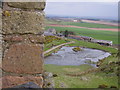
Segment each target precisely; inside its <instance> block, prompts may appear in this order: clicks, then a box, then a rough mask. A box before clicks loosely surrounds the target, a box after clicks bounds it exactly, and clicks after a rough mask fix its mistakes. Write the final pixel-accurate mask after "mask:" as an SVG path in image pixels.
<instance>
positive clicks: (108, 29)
mask: <svg viewBox="0 0 120 90" xmlns="http://www.w3.org/2000/svg"><path fill="white" fill-rule="evenodd" d="M47 26H53V27H72V28H84V29H91V30H104V31H118V29H111V28H88V27H80V26H72V25H58V24H49V25H47Z"/></svg>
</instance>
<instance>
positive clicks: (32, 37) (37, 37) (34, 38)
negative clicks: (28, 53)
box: [29, 35, 45, 44]
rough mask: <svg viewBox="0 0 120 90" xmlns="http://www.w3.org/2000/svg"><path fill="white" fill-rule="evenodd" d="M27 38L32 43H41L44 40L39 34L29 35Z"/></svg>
mask: <svg viewBox="0 0 120 90" xmlns="http://www.w3.org/2000/svg"><path fill="white" fill-rule="evenodd" d="M29 39H30V41H31V42H32V43H41V44H43V43H44V41H45V38H44V36H40V35H30V36H29Z"/></svg>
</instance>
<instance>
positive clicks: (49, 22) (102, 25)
mask: <svg viewBox="0 0 120 90" xmlns="http://www.w3.org/2000/svg"><path fill="white" fill-rule="evenodd" d="M46 23H47V24H61V25H73V26H80V27H88V28H118V27H117V26H110V25H104V24H96V23H85V22H63V21H60V22H58V21H53V20H46Z"/></svg>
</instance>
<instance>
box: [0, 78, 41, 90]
mask: <svg viewBox="0 0 120 90" xmlns="http://www.w3.org/2000/svg"><path fill="white" fill-rule="evenodd" d="M27 82H34V83H35V84H37V85H38V86H40V87H42V86H43V78H42V77H41V76H38V77H37V76H23V77H19V76H4V77H2V88H11V87H14V86H17V85H21V84H24V83H27Z"/></svg>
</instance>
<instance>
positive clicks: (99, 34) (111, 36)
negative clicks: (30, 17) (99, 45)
mask: <svg viewBox="0 0 120 90" xmlns="http://www.w3.org/2000/svg"><path fill="white" fill-rule="evenodd" d="M48 28H53V27H52V26H47V27H46V30H47V29H48ZM54 28H55V29H56V30H57V31H59V32H60V31H65V30H68V31H72V32H75V34H76V35H83V36H89V37H92V38H95V39H100V40H110V41H113V44H118V43H119V42H118V32H114V31H100V30H89V29H83V28H71V27H54Z"/></svg>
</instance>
